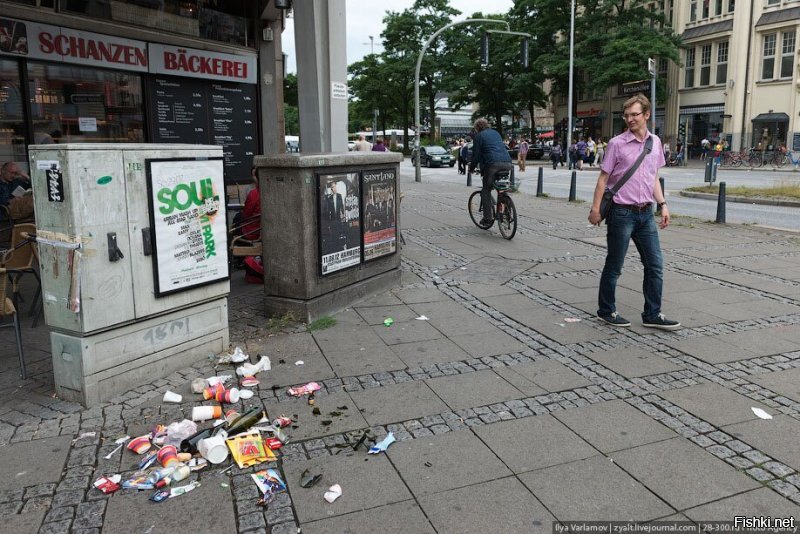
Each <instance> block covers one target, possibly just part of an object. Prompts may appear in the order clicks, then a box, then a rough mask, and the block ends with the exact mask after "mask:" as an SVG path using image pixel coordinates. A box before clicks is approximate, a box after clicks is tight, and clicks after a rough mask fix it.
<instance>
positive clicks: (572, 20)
mask: <svg viewBox="0 0 800 534" xmlns="http://www.w3.org/2000/svg"><path fill="white" fill-rule="evenodd" d="M574 63H575V0H572V2H570V7H569V89H568V92H567V95H568V96H567V117H568V118H567V146H565V147H564V148H565V149H566V150H567V152H569V147H570V146H572V84H573V79H574V75H573V69H574Z"/></svg>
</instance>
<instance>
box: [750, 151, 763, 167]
mask: <svg viewBox="0 0 800 534" xmlns="http://www.w3.org/2000/svg"><path fill="white" fill-rule="evenodd" d="M762 165H764V159H763V158H762V157H761V154H759V153H758V152H754V153H753V154H752V155H751V156H750V166H751V167H761V166H762Z"/></svg>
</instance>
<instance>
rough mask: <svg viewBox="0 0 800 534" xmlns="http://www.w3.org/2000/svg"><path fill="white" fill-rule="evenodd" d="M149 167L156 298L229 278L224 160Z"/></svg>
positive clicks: (151, 164)
mask: <svg viewBox="0 0 800 534" xmlns="http://www.w3.org/2000/svg"><path fill="white" fill-rule="evenodd" d="M147 166H148V179H149V183H148V187H149V191H150V199H149V200H150V212H151V219H152V221H151V223H152V226H151V228H152V229H153V230H152V232H153V236H152V237H153V245H154V246H153V249H154V251H153V252H154V256H153V266H154V273H155V283H156V295H157V296H161V295H164V294H167V293H172V292H175V291H181V290H185V289H188V288H191V287H195V286H199V285H204V284H208V283H211V282H215V281H218V280H224V279H226V278H227V277H228V252H227V232H226V225H225V204H224V202H222V199H223V198H224V193H223V192H224V187H225V185H224V181H223V177H222V176H223V170H222V158H217V159H208V160H195V159H183V160H148V161H147Z"/></svg>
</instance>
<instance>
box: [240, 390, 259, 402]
mask: <svg viewBox="0 0 800 534" xmlns="http://www.w3.org/2000/svg"><path fill="white" fill-rule="evenodd" d="M253 395H255V393H253V392H252V391H251V390H249V389H240V390H239V399H241V400H247V399H252V398H253Z"/></svg>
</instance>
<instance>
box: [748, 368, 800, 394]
mask: <svg viewBox="0 0 800 534" xmlns="http://www.w3.org/2000/svg"><path fill="white" fill-rule="evenodd" d="M752 381H753V382H755V383H756V384H759V385H761V386H763V387H765V388H767V389H769V390H771V391H774V392H775V393H780V394H781V395H783V396H784V397H788V398H790V399H792V400H793V401H795V402H800V368H798V369H787V370H785V371H774V372H772V373H765V374H763V375H759V376H756V377H753V378H752Z"/></svg>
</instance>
